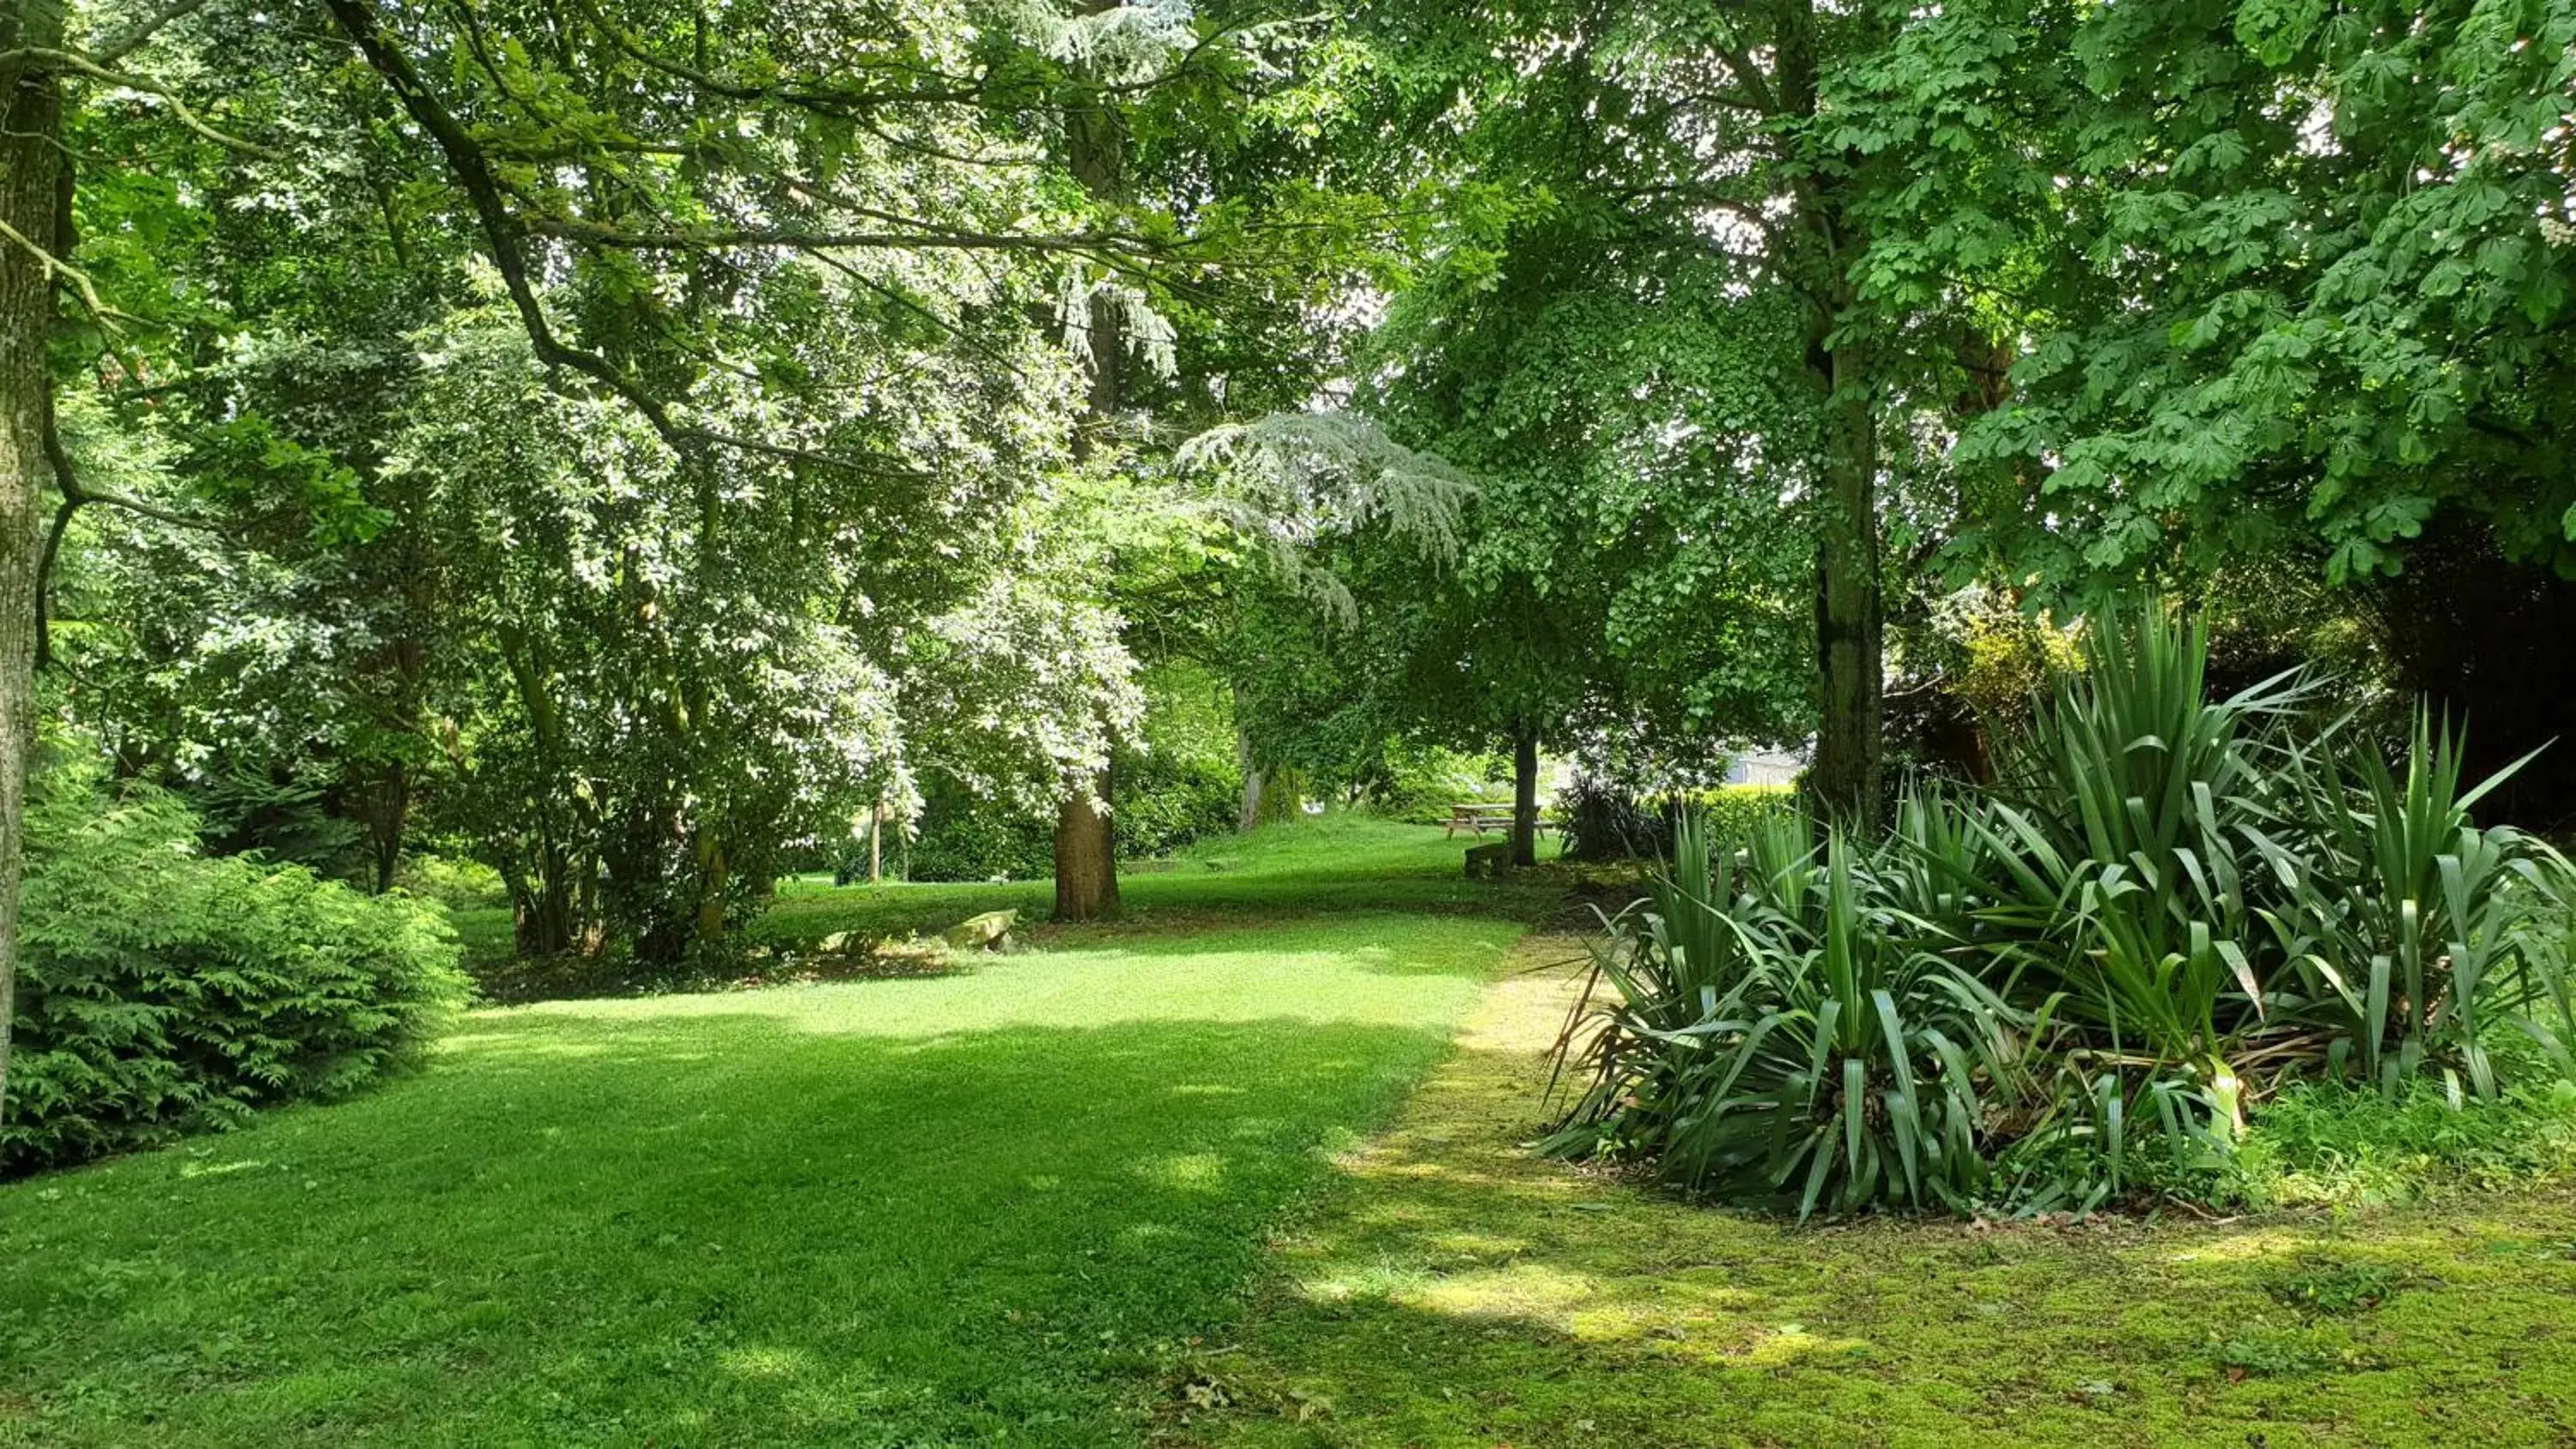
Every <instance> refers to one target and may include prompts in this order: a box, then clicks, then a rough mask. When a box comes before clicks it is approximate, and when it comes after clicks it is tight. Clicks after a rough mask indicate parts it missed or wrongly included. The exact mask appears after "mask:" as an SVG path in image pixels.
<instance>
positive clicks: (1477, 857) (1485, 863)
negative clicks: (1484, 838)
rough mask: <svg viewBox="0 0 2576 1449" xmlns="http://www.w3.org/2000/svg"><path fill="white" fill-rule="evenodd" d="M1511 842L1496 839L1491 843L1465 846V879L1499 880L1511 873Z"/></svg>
mask: <svg viewBox="0 0 2576 1449" xmlns="http://www.w3.org/2000/svg"><path fill="white" fill-rule="evenodd" d="M1511 869H1512V843H1511V842H1510V841H1508V840H1498V841H1496V842H1494V843H1493V844H1491V845H1471V846H1468V847H1467V879H1469V880H1501V879H1502V878H1503V877H1504V876H1506V875H1508V874H1510V873H1511Z"/></svg>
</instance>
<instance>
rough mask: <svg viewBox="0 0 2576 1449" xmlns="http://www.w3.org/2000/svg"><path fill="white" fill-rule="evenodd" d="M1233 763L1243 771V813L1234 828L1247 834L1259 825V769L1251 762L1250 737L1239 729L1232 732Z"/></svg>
mask: <svg viewBox="0 0 2576 1449" xmlns="http://www.w3.org/2000/svg"><path fill="white" fill-rule="evenodd" d="M1234 763H1235V765H1236V767H1237V768H1239V769H1241V770H1242V771H1243V813H1242V814H1241V815H1240V816H1238V817H1237V818H1236V820H1235V826H1234V828H1235V829H1236V830H1237V831H1238V832H1242V833H1249V832H1250V831H1252V830H1253V829H1255V828H1256V827H1258V826H1259V825H1260V824H1261V767H1260V766H1259V765H1257V764H1255V763H1253V760H1252V736H1250V735H1247V734H1245V733H1244V732H1243V730H1242V729H1241V728H1240V727H1237V728H1236V730H1235V732H1234Z"/></svg>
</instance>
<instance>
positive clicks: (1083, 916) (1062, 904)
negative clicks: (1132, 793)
mask: <svg viewBox="0 0 2576 1449" xmlns="http://www.w3.org/2000/svg"><path fill="white" fill-rule="evenodd" d="M1095 792H1096V795H1097V798H1095ZM1108 798H1109V771H1107V770H1103V771H1101V772H1100V773H1099V775H1097V776H1095V777H1094V778H1093V780H1092V788H1091V789H1090V790H1085V791H1080V792H1077V793H1075V794H1073V795H1070V796H1068V797H1066V799H1065V802H1064V807H1063V808H1062V809H1061V810H1060V811H1059V812H1058V813H1057V815H1056V822H1055V918H1056V919H1057V920H1059V921H1105V920H1109V919H1111V918H1113V917H1115V916H1116V915H1117V914H1118V837H1117V834H1116V832H1115V830H1114V829H1113V828H1112V826H1111V823H1110V819H1109V812H1108V810H1107V809H1106V808H1104V807H1105V804H1106V802H1107V800H1108Z"/></svg>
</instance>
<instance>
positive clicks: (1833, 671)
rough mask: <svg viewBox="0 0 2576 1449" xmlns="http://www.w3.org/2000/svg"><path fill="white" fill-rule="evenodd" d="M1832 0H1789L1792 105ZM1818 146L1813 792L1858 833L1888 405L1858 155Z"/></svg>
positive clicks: (1804, 174) (1811, 78) (1805, 235)
mask: <svg viewBox="0 0 2576 1449" xmlns="http://www.w3.org/2000/svg"><path fill="white" fill-rule="evenodd" d="M1822 9H1823V4H1822V0H1784V3H1783V4H1782V5H1781V8H1780V10H1779V12H1778V13H1779V31H1778V33H1777V34H1776V36H1775V37H1774V42H1775V43H1774V47H1773V49H1774V64H1775V65H1776V67H1777V70H1776V81H1777V89H1778V96H1779V101H1780V107H1781V109H1782V110H1783V111H1784V112H1785V113H1787V114H1788V115H1789V116H1791V117H1795V118H1797V119H1798V120H1800V121H1802V122H1809V123H1812V122H1813V121H1815V119H1816V118H1817V115H1818V102H1819V98H1820V97H1819V90H1818V85H1817V79H1818V75H1817V64H1818V58H1819V54H1820V49H1821V47H1820V45H1819V35H1818V24H1819V21H1818V16H1819V12H1820V10H1822ZM1797 134H1798V136H1799V137H1800V140H1799V142H1798V144H1799V145H1800V146H1801V147H1803V148H1806V152H1807V154H1804V155H1802V156H1800V157H1798V158H1797V164H1796V165H1795V168H1794V172H1795V177H1796V197H1797V208H1798V213H1797V217H1796V219H1795V226H1794V228H1793V230H1792V231H1791V233H1790V236H1791V247H1792V253H1793V254H1792V256H1791V257H1790V267H1789V271H1790V273H1791V275H1792V276H1793V277H1794V278H1795V279H1796V281H1797V282H1798V285H1799V286H1800V288H1801V289H1802V290H1803V291H1804V292H1805V294H1806V301H1807V309H1806V310H1807V335H1806V351H1807V372H1808V376H1809V380H1810V382H1811V384H1812V385H1813V386H1814V387H1815V388H1816V390H1817V394H1818V396H1819V397H1821V398H1822V399H1823V404H1824V429H1823V433H1824V436H1823V444H1824V457H1823V459H1822V468H1821V472H1822V475H1823V476H1822V479H1821V483H1822V486H1821V488H1820V489H1819V494H1820V496H1819V498H1818V500H1817V502H1818V505H1819V514H1818V520H1817V521H1818V532H1819V534H1820V538H1819V541H1818V548H1817V550H1816V672H1817V682H1818V685H1819V693H1820V696H1821V698H1820V701H1819V702H1820V704H1821V705H1822V709H1823V718H1822V720H1821V721H1820V723H1819V725H1818V728H1817V731H1816V760H1815V767H1814V770H1813V772H1812V774H1811V776H1810V778H1809V781H1808V787H1809V794H1810V796H1811V798H1812V799H1813V801H1814V803H1815V804H1816V805H1817V806H1818V807H1819V809H1820V810H1821V812H1822V813H1824V814H1826V815H1828V816H1830V817H1833V818H1835V819H1838V820H1841V821H1842V822H1844V823H1845V824H1846V825H1848V826H1850V827H1852V828H1854V829H1858V830H1870V829H1874V828H1875V827H1876V826H1877V824H1878V821H1879V818H1880V815H1881V813H1882V811H1881V807H1880V801H1879V769H1880V765H1879V761H1880V753H1881V749H1882V736H1883V733H1884V730H1885V722H1884V716H1885V713H1886V702H1885V698H1884V681H1883V679H1882V676H1881V670H1882V668H1883V649H1882V640H1881V630H1882V625H1881V615H1882V612H1883V607H1884V601H1883V598H1882V595H1881V591H1880V577H1879V530H1878V407H1877V397H1876V379H1875V377H1874V376H1873V373H1872V369H1871V365H1870V364H1871V357H1870V352H1869V343H1868V341H1867V339H1866V337H1865V336H1864V333H1863V329H1862V328H1861V327H1860V326H1859V325H1858V322H1859V320H1860V319H1858V318H1857V317H1855V315H1854V313H1855V312H1856V311H1857V307H1856V303H1857V301H1858V297H1857V295H1856V293H1855V292H1854V290H1853V284H1852V279H1851V274H1852V269H1853V267H1854V265H1855V264H1856V263H1857V262H1858V261H1859V259H1860V256H1861V254H1862V252H1863V251H1865V250H1866V249H1867V239H1866V237H1865V236H1864V235H1863V233H1862V229H1861V222H1860V219H1859V218H1858V217H1856V216H1855V215H1853V214H1852V210H1851V208H1850V206H1849V205H1848V196H1847V192H1848V190H1849V188H1850V187H1851V185H1852V184H1853V183H1852V181H1851V180H1850V169H1851V167H1852V166H1853V165H1854V164H1855V163H1856V162H1857V160H1858V158H1857V157H1855V156H1852V155H1848V154H1838V153H1834V152H1830V151H1825V150H1823V149H1821V148H1823V147H1825V146H1827V145H1829V144H1830V142H1828V141H1827V140H1825V139H1824V138H1823V128H1820V127H1818V126H1815V125H1813V124H1807V125H1803V126H1801V127H1800V129H1799V131H1798V132H1797Z"/></svg>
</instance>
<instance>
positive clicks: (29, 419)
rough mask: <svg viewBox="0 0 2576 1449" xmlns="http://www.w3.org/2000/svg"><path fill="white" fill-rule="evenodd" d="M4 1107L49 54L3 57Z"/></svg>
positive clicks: (38, 421)
mask: <svg viewBox="0 0 2576 1449" xmlns="http://www.w3.org/2000/svg"><path fill="white" fill-rule="evenodd" d="M62 44H63V6H62V5H61V4H60V3H59V0H0V54H16V55H21V56H23V55H24V54H25V53H26V52H27V51H30V50H40V51H42V50H51V51H59V50H60V49H61V48H62ZM0 107H5V115H0V222H5V223H6V224H7V225H8V228H9V231H10V233H11V235H9V236H7V237H0V1113H5V1112H6V1111H7V1110H8V1091H9V1023H10V1021H11V1019H12V1017H13V1015H14V1014H15V1012H16V1009H17V997H16V987H17V977H18V895H19V892H18V876H19V871H20V868H21V866H22V863H23V862H24V860H25V856H26V846H25V841H24V838H23V837H24V831H25V825H26V798H27V754H28V751H29V749H30V747H31V746H32V744H33V742H34V739H35V692H36V571H37V563H38V560H39V558H40V557H41V555H42V551H43V539H42V523H41V520H40V518H39V512H40V510H39V505H38V496H37V495H38V490H39V489H40V488H41V487H42V486H43V479H44V476H45V473H46V471H47V469H48V468H49V467H50V466H51V464H50V462H49V460H48V457H47V452H46V441H47V438H48V436H49V432H50V429H51V426H52V414H53V394H52V381H51V379H49V378H48V377H47V376H46V373H45V349H46V344H47V343H48V342H49V341H50V340H51V338H52V334H53V327H54V274H53V270H52V268H51V267H50V266H49V265H48V264H47V262H46V260H45V257H44V256H43V255H42V254H40V253H39V251H38V249H39V248H44V249H46V250H49V251H55V252H59V251H62V250H67V249H68V248H66V247H65V246H64V243H65V241H66V240H67V232H68V229H69V225H70V217H69V214H68V209H67V208H66V206H65V205H64V201H65V198H64V195H63V192H64V190H65V183H66V182H67V180H68V177H67V176H66V174H65V173H64V171H63V169H62V167H63V161H62V149H61V140H62V109H63V101H62V86H61V82H60V80H59V79H58V77H57V76H56V74H55V73H54V71H53V70H52V69H51V68H50V66H49V65H48V64H47V63H45V62H42V61H38V60H27V59H22V60H19V61H17V62H13V63H0Z"/></svg>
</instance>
